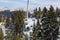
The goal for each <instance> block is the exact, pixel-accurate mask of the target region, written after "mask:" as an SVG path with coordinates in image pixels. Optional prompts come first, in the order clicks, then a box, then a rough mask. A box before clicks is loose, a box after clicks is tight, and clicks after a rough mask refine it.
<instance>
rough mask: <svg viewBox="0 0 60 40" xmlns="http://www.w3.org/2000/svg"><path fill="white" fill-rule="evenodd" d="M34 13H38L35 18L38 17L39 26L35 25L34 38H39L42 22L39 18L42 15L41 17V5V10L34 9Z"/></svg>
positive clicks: (36, 39)
mask: <svg viewBox="0 0 60 40" xmlns="http://www.w3.org/2000/svg"><path fill="white" fill-rule="evenodd" d="M34 15H36V16H35V18H36V19H37V21H38V22H37V26H34V30H33V40H38V38H39V37H38V33H39V31H40V23H39V19H40V17H41V9H40V7H39V10H38V11H34Z"/></svg>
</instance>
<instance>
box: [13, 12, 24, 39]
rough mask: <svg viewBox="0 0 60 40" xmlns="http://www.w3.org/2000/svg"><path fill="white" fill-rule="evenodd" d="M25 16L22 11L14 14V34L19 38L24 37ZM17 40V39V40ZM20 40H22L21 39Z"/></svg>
mask: <svg viewBox="0 0 60 40" xmlns="http://www.w3.org/2000/svg"><path fill="white" fill-rule="evenodd" d="M23 19H24V16H23V12H22V11H16V12H14V13H13V14H12V23H13V24H14V30H15V31H14V34H15V36H17V37H20V38H21V37H22V32H23V26H24V20H23ZM15 40H16V39H15ZM19 40H20V39H19Z"/></svg>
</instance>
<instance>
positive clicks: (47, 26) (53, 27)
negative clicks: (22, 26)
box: [33, 6, 59, 40]
mask: <svg viewBox="0 0 60 40" xmlns="http://www.w3.org/2000/svg"><path fill="white" fill-rule="evenodd" d="M42 13H43V14H42V18H41V23H42V25H40V23H39V20H38V19H37V20H38V22H37V26H36V27H34V30H33V34H34V35H33V40H57V37H58V36H57V35H58V32H59V26H58V22H57V15H56V12H55V10H54V8H53V6H50V9H49V11H48V10H47V9H46V7H44V9H43V11H42Z"/></svg>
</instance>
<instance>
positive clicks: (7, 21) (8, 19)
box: [5, 17, 11, 28]
mask: <svg viewBox="0 0 60 40" xmlns="http://www.w3.org/2000/svg"><path fill="white" fill-rule="evenodd" d="M10 23H11V22H10V17H7V19H6V24H5V27H6V28H8V27H9V26H10Z"/></svg>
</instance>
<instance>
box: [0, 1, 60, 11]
mask: <svg viewBox="0 0 60 40" xmlns="http://www.w3.org/2000/svg"><path fill="white" fill-rule="evenodd" d="M26 4H27V0H0V8H3V7H8V8H9V9H10V10H13V9H16V8H18V9H19V8H20V9H24V10H25V9H26V6H27V5H26ZM50 5H53V6H54V8H56V7H58V8H60V0H29V10H32V9H34V8H36V7H41V8H43V7H45V6H46V7H47V8H49V7H50Z"/></svg>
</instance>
